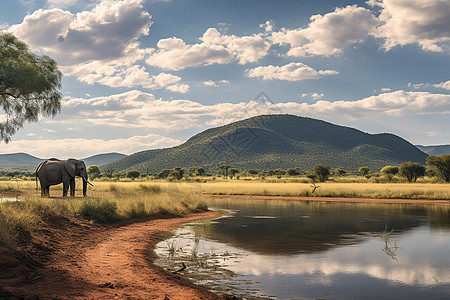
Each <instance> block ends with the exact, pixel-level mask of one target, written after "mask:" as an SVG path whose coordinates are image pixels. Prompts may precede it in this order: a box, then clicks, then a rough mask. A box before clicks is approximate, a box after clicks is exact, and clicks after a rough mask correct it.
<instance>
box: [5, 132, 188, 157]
mask: <svg viewBox="0 0 450 300" xmlns="http://www.w3.org/2000/svg"><path fill="white" fill-rule="evenodd" d="M179 144H181V141H180V140H177V139H173V138H169V137H164V136H161V135H158V134H149V135H145V136H132V137H129V138H125V139H110V140H104V139H84V138H74V139H38V140H16V141H12V142H10V143H9V144H6V145H2V149H3V151H5V152H7V153H15V152H23V149H27V153H30V154H33V155H35V156H37V157H41V158H47V157H58V158H61V159H66V158H69V157H76V158H79V159H81V158H85V157H88V156H91V155H95V154H99V153H108V152H120V153H124V154H132V153H135V152H138V151H143V150H149V149H158V148H166V147H172V146H176V145H179ZM61 153H64V156H65V157H61ZM80 155H83V157H79V156H80Z"/></svg>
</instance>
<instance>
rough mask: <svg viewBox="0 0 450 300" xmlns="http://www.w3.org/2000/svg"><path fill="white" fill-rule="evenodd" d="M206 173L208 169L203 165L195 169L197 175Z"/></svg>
mask: <svg viewBox="0 0 450 300" xmlns="http://www.w3.org/2000/svg"><path fill="white" fill-rule="evenodd" d="M205 173H206V171H205V169H204V168H202V167H198V168H197V169H195V175H196V176H203V175H205Z"/></svg>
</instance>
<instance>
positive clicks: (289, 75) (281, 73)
mask: <svg viewBox="0 0 450 300" xmlns="http://www.w3.org/2000/svg"><path fill="white" fill-rule="evenodd" d="M338 73H339V72H337V71H334V70H319V71H316V70H314V69H313V68H311V67H309V66H307V65H305V64H302V63H290V64H287V65H284V66H281V67H279V66H273V65H269V66H260V67H256V68H253V69H248V70H246V76H247V77H262V78H263V79H264V80H273V79H278V80H287V81H301V80H305V79H318V78H321V77H322V76H325V75H333V74H338Z"/></svg>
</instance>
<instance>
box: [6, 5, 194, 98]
mask: <svg viewBox="0 0 450 300" xmlns="http://www.w3.org/2000/svg"><path fill="white" fill-rule="evenodd" d="M141 2H142V0H122V1H112V0H103V1H101V2H100V3H99V4H97V5H96V6H95V7H94V8H93V9H92V10H90V11H82V12H80V13H77V14H72V13H71V12H69V11H64V10H62V9H59V8H53V9H48V10H43V9H39V10H37V11H35V12H33V13H32V14H31V15H27V16H26V17H25V18H24V20H23V22H22V23H21V24H18V25H13V26H11V27H10V28H9V30H10V31H12V32H14V33H15V34H16V35H17V36H18V37H19V38H20V39H22V40H24V41H25V42H27V43H28V44H29V45H30V46H31V48H32V49H35V50H41V51H44V52H45V53H46V54H48V55H50V56H51V57H53V58H55V59H56V60H57V61H58V64H59V66H60V68H61V70H62V71H63V73H64V74H65V75H68V76H75V77H76V78H77V79H78V80H80V81H82V82H86V83H88V84H94V83H98V84H102V85H106V86H111V87H137V86H142V87H145V88H151V89H158V88H168V87H169V86H170V90H172V91H176V92H182V93H184V92H186V91H188V90H189V86H188V85H186V84H180V83H179V82H178V81H179V80H178V78H179V77H178V76H174V75H170V74H166V73H162V74H159V75H156V76H155V75H150V74H149V73H148V72H147V71H146V70H145V68H144V67H143V66H141V65H139V64H138V62H139V61H143V60H144V59H145V58H146V57H147V56H148V55H150V54H151V53H152V52H153V51H154V50H153V49H149V48H141V47H140V44H139V42H138V41H137V39H138V38H139V37H141V36H146V35H148V33H149V28H150V26H151V24H152V21H151V16H150V14H149V13H148V12H146V11H145V10H144V9H143V7H142V5H141ZM74 3H75V2H73V1H66V2H64V3H61V5H62V6H65V5H73V4H74ZM49 4H56V2H54V1H53V2H51V3H49ZM36 28H39V30H38V31H36V30H35V29H36ZM168 76H172V78H175V77H176V78H177V80H178V81H177V84H176V85H175V84H174V83H173V84H171V85H169V84H164V83H163V84H161V77H164V78H166V79H167V77H168ZM168 89H169V88H168Z"/></svg>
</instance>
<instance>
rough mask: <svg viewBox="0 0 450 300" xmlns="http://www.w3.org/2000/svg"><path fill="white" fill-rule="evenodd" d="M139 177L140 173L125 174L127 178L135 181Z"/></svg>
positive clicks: (132, 171)
mask: <svg viewBox="0 0 450 300" xmlns="http://www.w3.org/2000/svg"><path fill="white" fill-rule="evenodd" d="M139 176H141V173H139V172H138V171H136V170H131V171H128V172H127V178H131V179H136V178H139Z"/></svg>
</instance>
